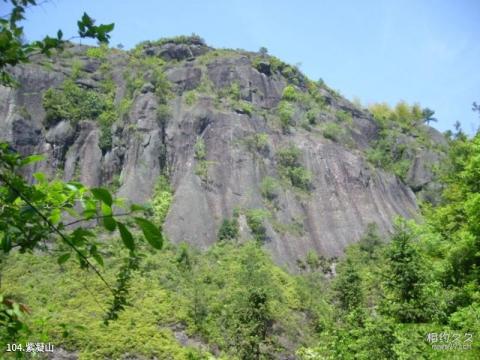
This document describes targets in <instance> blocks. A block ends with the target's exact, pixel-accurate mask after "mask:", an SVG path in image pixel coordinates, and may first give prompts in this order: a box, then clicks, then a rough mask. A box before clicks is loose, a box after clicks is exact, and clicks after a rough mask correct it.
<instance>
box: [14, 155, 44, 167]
mask: <svg viewBox="0 0 480 360" xmlns="http://www.w3.org/2000/svg"><path fill="white" fill-rule="evenodd" d="M42 160H45V156H43V155H30V156H27V157H25V158H23V159H22V161H21V162H20V166H25V165H28V164H32V163H35V162H39V161H42Z"/></svg>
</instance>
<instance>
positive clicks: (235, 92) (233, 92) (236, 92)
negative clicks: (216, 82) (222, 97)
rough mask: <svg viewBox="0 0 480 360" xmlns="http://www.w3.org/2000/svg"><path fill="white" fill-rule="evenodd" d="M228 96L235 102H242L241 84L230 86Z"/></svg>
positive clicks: (234, 83)
mask: <svg viewBox="0 0 480 360" xmlns="http://www.w3.org/2000/svg"><path fill="white" fill-rule="evenodd" d="M228 95H229V96H230V98H232V99H233V100H236V101H239V100H240V95H241V94H240V84H238V83H237V82H233V83H232V84H231V85H230V88H229V89H228Z"/></svg>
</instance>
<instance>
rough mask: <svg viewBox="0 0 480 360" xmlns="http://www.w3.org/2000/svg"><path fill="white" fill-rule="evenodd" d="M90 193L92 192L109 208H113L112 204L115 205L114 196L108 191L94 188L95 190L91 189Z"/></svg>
mask: <svg viewBox="0 0 480 360" xmlns="http://www.w3.org/2000/svg"><path fill="white" fill-rule="evenodd" d="M90 191H91V192H92V194H93V196H95V198H96V199H98V200H100V201H102V202H104V203H105V204H107V205H108V206H112V203H113V199H112V195H111V194H110V192H109V191H108V190H107V189H104V188H93V189H90Z"/></svg>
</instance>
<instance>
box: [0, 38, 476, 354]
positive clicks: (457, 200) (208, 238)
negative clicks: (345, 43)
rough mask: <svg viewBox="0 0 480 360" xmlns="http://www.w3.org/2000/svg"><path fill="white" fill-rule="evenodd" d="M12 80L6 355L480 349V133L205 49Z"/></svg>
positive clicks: (167, 42) (142, 53)
mask: <svg viewBox="0 0 480 360" xmlns="http://www.w3.org/2000/svg"><path fill="white" fill-rule="evenodd" d="M8 71H11V72H12V73H13V75H14V77H15V79H16V80H17V81H18V83H19V86H18V87H17V88H7V87H2V86H0V139H1V140H6V141H7V143H1V144H0V160H1V161H0V176H1V178H0V180H1V182H0V200H1V204H0V215H1V216H0V245H1V246H0V248H1V249H2V250H3V252H2V253H1V254H0V286H1V289H0V290H1V294H0V347H3V348H4V349H5V348H7V346H11V344H13V343H15V344H18V345H23V346H26V344H27V343H32V342H35V343H45V344H52V345H53V346H54V348H55V351H54V352H52V353H46V352H45V353H42V354H39V353H34V354H31V353H27V352H22V351H16V352H9V351H5V352H4V353H2V355H0V358H2V359H3V358H6V359H10V358H11V359H14V358H17V359H18V358H20V359H38V358H40V359H50V360H52V359H53V360H76V359H82V360H86V359H88V360H97V359H112V360H113V359H115V360H116V359H122V360H146V359H152V360H153V359H169V360H170V359H175V360H177V359H178V360H212V359H219V360H260V359H262V360H263V359H269V360H271V359H278V360H293V359H298V360H320V359H389V360H390V359H402V360H403V359H412V358H414V359H445V358H448V359H462V360H463V359H478V358H479V351H480V348H479V346H478V337H477V334H478V333H479V331H480V317H479V314H480V301H479V299H480V291H479V289H480V287H479V283H478V281H479V279H480V276H479V270H478V269H480V256H479V254H480V250H479V248H480V241H479V239H480V227H479V226H478V224H480V222H479V219H480V187H479V184H480V182H479V179H480V156H479V154H480V135H479V134H478V133H477V134H476V135H475V136H474V137H473V138H470V137H468V136H467V135H466V134H465V133H463V131H462V130H461V128H460V127H457V128H456V132H455V133H452V132H450V134H446V135H445V136H444V135H443V134H441V133H439V132H438V131H436V130H435V129H433V128H431V127H429V126H428V125H425V123H427V124H428V121H429V117H428V116H430V117H431V116H432V115H433V112H432V111H430V112H429V111H425V110H428V109H422V108H421V107H420V105H418V104H413V105H409V104H406V103H405V102H399V103H398V104H397V105H396V106H394V107H391V106H389V105H386V104H382V103H379V104H372V105H370V106H369V107H368V108H363V107H362V106H361V105H360V104H354V103H352V102H350V101H348V100H347V99H345V98H344V97H342V96H341V95H340V94H339V93H338V92H337V91H335V90H333V89H331V88H330V87H328V86H327V85H326V84H325V83H324V82H323V81H321V80H319V81H317V82H313V81H311V80H309V79H308V78H307V77H306V76H305V75H303V74H302V73H301V72H300V71H299V69H298V68H296V67H294V66H291V65H288V64H285V63H284V62H282V61H281V60H279V59H277V58H275V57H274V56H270V55H269V54H268V53H267V51H266V49H261V51H259V52H258V53H254V52H246V51H243V50H229V49H213V48H211V47H209V46H208V45H206V44H205V42H204V41H203V40H202V39H200V38H199V37H197V36H190V37H185V36H181V37H177V38H171V39H161V40H158V41H148V42H144V43H141V44H139V45H138V46H137V47H135V48H134V49H132V50H130V51H124V50H121V49H115V48H108V47H107V46H105V45H103V46H100V47H89V46H82V45H78V44H67V46H66V47H65V49H64V50H63V51H61V52H55V53H54V55H53V56H51V57H45V56H34V57H33V58H32V59H31V61H30V62H29V63H28V64H23V65H18V66H15V67H13V68H8ZM475 108H477V110H476V111H478V106H475V105H474V109H475ZM425 114H427V115H425ZM430 121H431V118H430ZM17 152H20V153H21V154H23V155H25V156H26V155H30V154H43V155H44V160H39V158H38V157H33V158H32V157H26V158H22V157H20V156H19V155H18V154H17ZM22 166H23V167H22ZM17 169H21V170H18V171H17ZM24 178H25V179H27V180H28V181H29V183H28V182H27V181H25V179H24ZM50 180H51V181H50ZM61 180H62V181H61ZM63 180H65V181H68V182H65V181H63ZM77 181H79V182H82V183H84V184H86V185H88V186H89V187H93V188H91V189H87V188H85V187H83V185H81V184H80V183H79V182H77ZM101 187H103V189H102V188H101ZM105 188H107V189H108V190H110V192H111V193H114V194H116V195H118V196H119V197H121V198H125V199H126V201H127V202H134V203H145V204H147V206H139V205H138V204H133V205H132V207H130V206H122V204H123V202H122V201H120V200H118V199H117V197H112V196H111V194H110V192H109V191H106V190H105ZM123 205H125V204H123ZM77 208H78V209H77ZM35 209H37V211H35ZM134 209H136V210H134ZM112 213H114V215H112ZM139 216H143V217H139ZM397 217H400V218H397ZM395 218H397V219H395ZM93 219H95V220H93ZM150 221H152V222H153V223H154V224H153V223H152V222H150ZM79 224H83V225H84V226H82V225H80V226H79ZM142 224H143V226H142ZM145 224H146V225H145ZM96 225H98V226H96ZM77 226H79V227H77ZM128 229H131V232H130V230H128ZM145 229H146V230H145ZM152 229H153V230H152ZM140 231H141V232H140ZM162 232H163V233H164V234H165V235H166V236H162ZM152 234H153V235H152ZM72 248H73V250H72ZM72 255H74V256H72ZM89 260H91V261H92V263H91V264H90V263H88V261H89ZM79 265H80V266H79ZM7 344H10V345H7ZM2 356H4V357H2Z"/></svg>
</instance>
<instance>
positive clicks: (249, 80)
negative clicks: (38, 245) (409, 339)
mask: <svg viewBox="0 0 480 360" xmlns="http://www.w3.org/2000/svg"><path fill="white" fill-rule="evenodd" d="M13 73H14V75H15V77H16V79H17V80H18V82H19V87H18V88H15V89H12V88H5V87H1V88H0V99H1V101H0V138H1V139H3V140H7V141H9V142H10V143H11V144H12V146H13V147H14V148H15V149H16V150H18V151H19V152H21V153H23V154H31V153H42V154H44V155H45V156H46V160H45V161H44V162H43V163H40V164H38V165H35V167H34V168H31V169H30V170H29V171H28V173H27V174H26V175H27V176H29V177H30V178H31V177H32V174H33V173H34V172H35V171H43V172H45V173H47V174H48V175H49V176H51V177H54V176H57V177H61V178H63V179H65V180H79V181H81V182H83V183H85V184H86V185H89V186H106V187H109V188H111V189H112V190H114V191H115V192H116V193H117V194H118V195H119V196H121V197H124V198H126V199H129V200H131V201H134V202H141V203H143V202H149V201H151V199H152V197H153V198H154V197H155V188H156V187H157V188H158V186H159V185H158V184H159V183H162V179H168V181H169V185H170V187H171V188H172V190H173V198H172V201H171V205H170V208H169V211H168V214H167V215H166V218H165V220H164V224H163V225H164V231H165V233H166V235H167V236H168V238H169V239H170V240H171V241H172V242H174V243H180V242H188V243H191V244H193V245H195V246H198V247H200V248H206V247H208V246H209V245H210V244H212V243H215V242H216V241H217V238H218V234H219V230H220V228H221V227H222V224H224V223H226V224H228V221H229V220H231V219H233V220H235V222H236V223H237V224H238V227H239V234H240V235H239V236H240V238H241V239H246V238H251V237H254V238H257V239H259V240H260V241H262V242H263V243H264V246H265V247H266V248H267V249H268V250H269V251H270V253H271V254H272V256H273V258H274V259H275V260H276V261H277V263H279V264H282V265H287V266H289V267H290V268H293V266H294V265H295V264H296V261H297V260H298V259H303V258H304V257H305V256H306V254H307V253H308V252H309V251H312V250H313V251H315V252H318V253H320V254H322V255H324V256H326V257H334V256H340V255H341V254H342V251H343V249H344V248H345V246H347V245H348V244H350V243H352V242H355V241H357V240H358V239H359V238H360V237H361V235H362V234H363V233H364V231H365V229H366V227H367V225H368V224H370V223H376V224H377V225H378V227H379V229H380V230H381V231H382V232H388V231H389V230H390V229H391V226H392V225H391V224H392V220H393V218H394V217H396V216H403V217H407V218H412V217H415V216H416V214H417V211H418V205H417V196H416V194H415V193H417V195H418V196H423V197H422V199H427V200H429V196H430V197H431V193H432V192H433V193H434V192H435V189H436V188H437V187H436V185H435V181H434V172H433V170H432V165H434V164H435V163H438V162H439V161H440V160H441V157H442V146H444V145H445V140H444V138H443V135H441V134H440V133H438V132H437V131H436V130H434V129H433V128H430V127H428V126H425V125H423V124H421V122H420V123H418V124H416V125H415V129H414V130H405V131H403V130H402V129H400V130H399V131H398V132H394V131H390V130H391V129H390V128H387V129H386V128H385V125H384V124H383V125H382V123H381V122H379V120H378V118H374V116H373V115H372V113H370V112H369V111H368V110H366V109H362V108H360V107H359V106H356V105H354V104H352V103H351V102H349V101H348V100H346V99H345V98H343V97H342V96H341V95H340V94H338V93H337V92H336V91H334V90H332V89H330V88H329V87H328V86H326V85H325V84H324V83H323V82H316V83H315V82H312V81H311V80H309V79H308V78H306V77H305V76H304V75H303V74H302V73H301V72H300V71H299V70H298V69H297V68H296V67H293V66H290V65H288V64H285V63H283V62H282V61H280V60H279V59H277V58H275V57H273V56H270V55H268V54H267V53H266V52H265V51H262V52H261V53H253V52H246V51H242V50H226V49H213V48H211V47H209V46H207V45H206V44H205V43H204V42H203V40H202V39H200V38H198V37H196V36H192V37H178V38H172V39H163V40H159V41H155V42H144V43H142V44H139V45H138V46H137V47H136V48H135V49H133V50H131V51H123V50H120V49H109V48H106V47H98V48H96V47H88V46H82V45H76V44H70V45H69V46H68V47H67V48H66V49H65V50H64V51H63V52H61V53H58V54H57V55H55V56H54V57H52V58H46V57H42V56H37V57H35V58H34V59H33V60H32V62H31V64H28V65H25V66H22V67H16V68H15V69H14V70H13ZM389 129H390V130H389ZM386 130H388V131H386ZM385 134H387V135H385ZM392 134H393V135H392ZM419 134H420V135H419ZM382 140H383V144H385V143H387V145H389V146H390V147H394V145H395V146H397V147H396V148H401V154H400V156H399V158H398V159H395V158H394V159H393V160H392V161H398V164H399V165H402V166H403V168H402V171H401V172H400V173H399V172H396V173H395V171H393V170H392V168H391V167H390V168H389V167H388V166H383V168H382V166H379V164H380V163H379V162H375V161H371V159H372V153H373V154H374V151H375V150H378V149H379V148H378V146H379V145H378V144H382ZM395 164H397V163H395ZM402 174H403V176H402ZM429 192H430V195H429ZM422 194H423V195H422ZM430 200H431V199H430ZM225 220H227V222H225Z"/></svg>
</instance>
